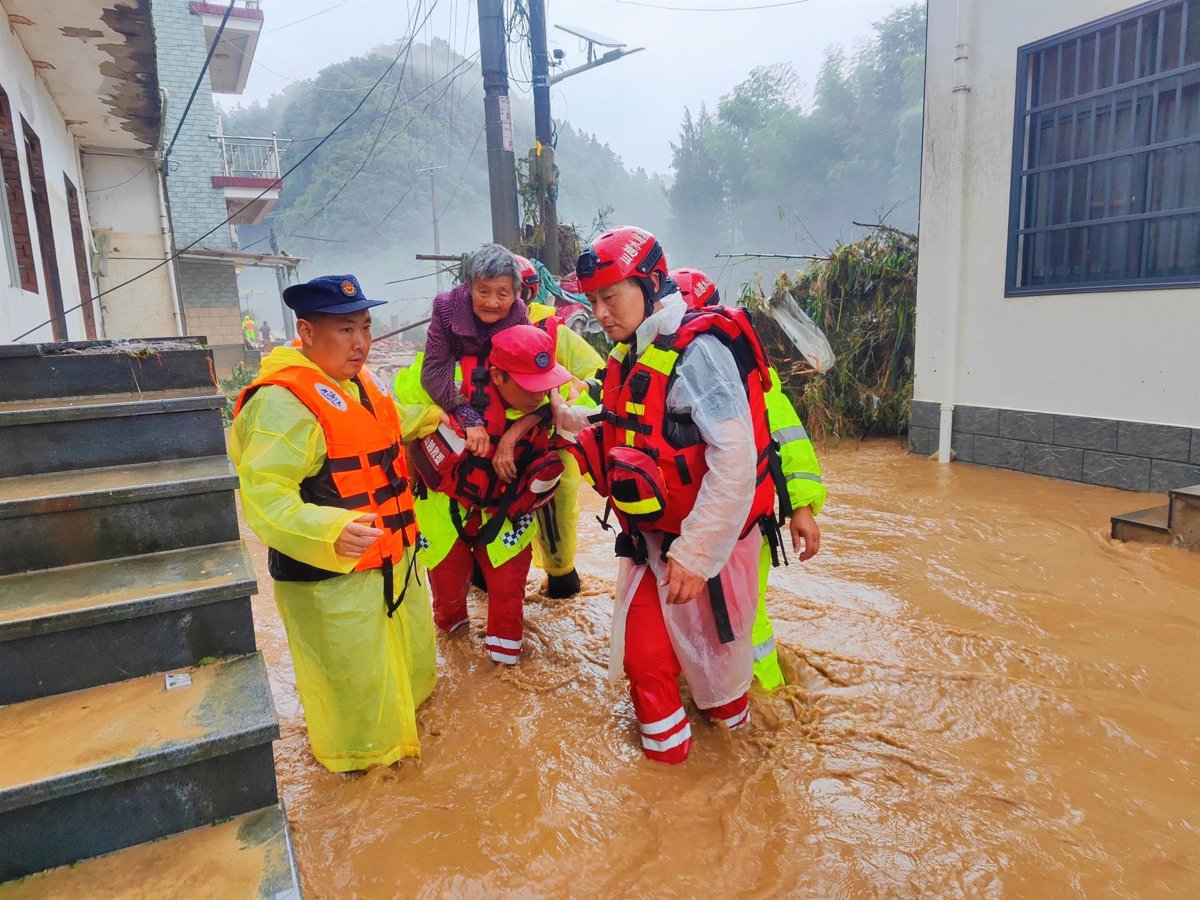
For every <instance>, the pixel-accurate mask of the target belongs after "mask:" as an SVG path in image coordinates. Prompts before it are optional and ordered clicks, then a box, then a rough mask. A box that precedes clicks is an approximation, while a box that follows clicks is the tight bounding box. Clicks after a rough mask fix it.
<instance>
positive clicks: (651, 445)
mask: <svg viewBox="0 0 1200 900" xmlns="http://www.w3.org/2000/svg"><path fill="white" fill-rule="evenodd" d="M702 334H707V335H711V336H713V337H715V338H717V339H719V340H720V341H721V343H723V344H724V345H725V346H726V347H728V348H729V350H730V351H731V352H732V354H733V357H734V359H735V360H736V361H737V364H738V369H739V371H740V374H741V376H742V379H743V382H744V384H745V387H746V395H747V398H748V399H749V402H750V416H751V419H752V421H753V424H754V447H755V451H756V454H757V463H756V466H757V469H756V473H757V477H756V485H757V486H756V488H755V492H754V500H753V502H752V503H751V505H750V513H749V515H748V516H747V517H746V521H745V522H744V523H743V524H742V528H741V534H742V536H743V537H744V536H745V535H747V534H749V532H750V530H751V529H752V528H753V527H754V526H755V525H757V524H759V523H760V522H761V521H763V520H770V519H772V518H773V515H774V512H775V498H776V491H777V486H776V481H775V479H774V477H773V476H774V472H773V470H772V456H773V444H772V441H771V432H770V427H769V426H768V424H767V408H766V403H765V401H764V399H763V394H764V392H765V391H767V390H769V388H770V385H771V380H770V363H769V361H768V359H767V354H766V351H765V349H764V348H763V345H762V341H761V340H759V337H758V335H757V334H756V333H755V331H754V327H753V325H751V323H750V317H749V315H748V314H747V313H746V311H745V310H743V309H740V308H737V307H724V306H718V307H706V308H704V309H702V310H699V311H696V312H690V313H687V314H685V315H684V317H683V321H682V323H681V324H680V326H679V329H678V330H677V331H676V332H675V333H674V334H670V335H660V336H659V337H658V338H656V339H655V341H654V343H653V344H652V345H651V346H649V347H647V348H646V350H645V351H644V352H643V353H642V355H641V356H640V357H639V358H638V359H637V360H636V361H634V360H630V359H627V358H626V353H627V352H628V347H629V345H628V344H620V345H618V346H617V348H615V349H614V350H613V352H612V353H611V354H610V355H609V360H608V367H607V370H606V372H605V376H604V404H603V406H604V414H603V419H602V424H601V426H600V427H601V432H602V437H603V448H602V450H603V453H602V457H603V465H604V467H605V476H606V480H607V485H606V487H607V488H608V491H609V496H610V498H611V500H610V502H611V503H612V506H613V509H614V511H615V512H616V513H617V516H618V519H619V520H620V521H621V523H622V526H623V527H624V529H625V531H626V532H628V531H630V527H629V526H630V525H631V524H632V525H634V526H636V528H640V529H641V530H644V531H661V532H663V533H665V534H668V535H678V534H679V533H680V531H681V529H682V527H683V520H684V519H685V518H687V516H688V515H689V514H690V513H691V511H692V508H693V507H694V506H695V504H696V497H697V495H698V494H699V492H700V483H701V481H702V480H703V478H704V475H705V474H706V473H707V472H708V465H707V463H706V462H705V459H704V452H705V448H706V445H705V443H704V441H703V440H702V439H701V437H700V432H699V430H698V429H697V428H696V425H695V423H694V422H693V421H692V418H691V416H689V415H684V414H679V413H672V412H670V411H669V410H668V409H667V396H668V394H669V392H670V389H671V385H672V384H673V382H674V379H675V377H676V372H675V367H676V365H677V364H678V362H679V359H680V357H681V356H682V354H683V352H684V350H686V349H687V347H688V346H689V345H690V344H691V342H692V341H693V340H695V339H696V338H697V337H698V336H699V335H702ZM631 450H633V451H641V454H644V456H639V455H638V454H635V453H632V452H630V451H631ZM645 456H648V457H650V459H652V460H653V466H652V467H651V466H647V465H645V464H644V463H643V462H642V461H643V460H644V459H645Z"/></svg>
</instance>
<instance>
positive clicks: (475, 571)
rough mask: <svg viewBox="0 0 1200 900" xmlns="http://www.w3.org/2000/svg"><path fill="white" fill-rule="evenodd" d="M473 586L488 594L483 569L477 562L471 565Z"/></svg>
mask: <svg viewBox="0 0 1200 900" xmlns="http://www.w3.org/2000/svg"><path fill="white" fill-rule="evenodd" d="M471 586H472V587H477V588H479V590H481V591H483V592H484V593H485V594H486V593H487V582H486V581H484V580H483V569H481V568H479V563H477V562H472V563H471Z"/></svg>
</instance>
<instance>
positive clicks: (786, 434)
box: [764, 366, 825, 516]
mask: <svg viewBox="0 0 1200 900" xmlns="http://www.w3.org/2000/svg"><path fill="white" fill-rule="evenodd" d="M764 399H765V400H766V405H767V422H768V423H769V426H770V429H771V437H773V438H774V439H775V441H776V442H777V443H778V444H779V455H780V457H781V459H782V462H783V477H784V478H785V479H786V480H787V486H788V497H789V498H790V499H791V501H792V508H793V509H800V508H801V507H802V506H811V507H812V511H813V515H814V516H815V515H817V514H818V513H820V512H821V507H823V506H824V505H825V482H824V481H822V479H821V464H820V463H819V462H818V461H817V453H816V451H815V450H814V449H813V444H812V440H811V439H810V438H809V436H808V432H807V431H805V429H804V425H803V424H802V423H801V422H800V415H799V413H797V412H796V407H795V406H793V405H792V401H791V400H789V399H788V396H787V394H785V393H784V392H783V387H782V386H781V385H780V383H779V373H778V372H776V371H775V367H774V366H772V367H771V390H769V391H768V392H767V393H766V395H765V396H764Z"/></svg>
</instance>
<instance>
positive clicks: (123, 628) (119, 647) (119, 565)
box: [0, 541, 257, 704]
mask: <svg viewBox="0 0 1200 900" xmlns="http://www.w3.org/2000/svg"><path fill="white" fill-rule="evenodd" d="M256 590H257V584H256V583H255V580H254V568H253V566H252V565H251V564H250V562H249V560H248V559H247V558H246V554H245V551H244V550H243V547H242V545H241V543H240V542H239V541H230V542H227V543H223V544H212V545H208V546H204V547H194V548H187V549H184V550H169V551H166V552H163V553H152V554H148V555H146V556H134V557H129V558H125V559H116V560H111V561H106V562H98V563H84V564H82V565H77V566H67V567H64V568H60V569H44V570H41V571H35V572H21V573H17V574H13V575H3V576H0V704H7V703H17V702H20V701H22V700H30V699H33V698H35V697H44V696H47V695H49V694H61V693H64V692H66V691H74V690H79V689H81V688H86V687H92V686H94V685H98V684H106V683H108V682H112V681H120V680H122V679H125V678H133V677H136V676H139V675H146V674H148V673H150V672H162V671H165V670H167V669H172V668H177V667H180V666H191V665H195V664H196V663H198V662H200V661H201V660H202V659H205V658H209V657H226V656H238V655H242V654H246V653H253V652H254V646H255V645H254V623H253V621H252V619H251V615H250V602H249V597H250V596H252V595H253V594H254V593H255V591H256Z"/></svg>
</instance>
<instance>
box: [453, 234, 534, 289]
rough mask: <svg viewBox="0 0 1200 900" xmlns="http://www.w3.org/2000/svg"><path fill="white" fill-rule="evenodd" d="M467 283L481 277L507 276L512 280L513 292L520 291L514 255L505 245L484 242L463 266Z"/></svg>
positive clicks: (518, 271) (519, 271) (519, 278)
mask: <svg viewBox="0 0 1200 900" xmlns="http://www.w3.org/2000/svg"><path fill="white" fill-rule="evenodd" d="M463 275H464V276H466V279H467V284H468V285H472V284H474V283H475V282H476V281H478V280H480V279H482V280H484V281H486V280H487V279H489V278H502V277H505V276H507V277H509V278H511V279H512V280H513V293H514V294H519V293H520V291H521V270H520V269H519V268H518V267H517V260H516V257H514V256H513V255H512V251H511V250H509V249H508V248H507V247H502V246H500V245H499V244H484V245H483V246H482V247H480V248H479V249H478V250H476V251H475V252H474V253H472V254H471V255H470V256H469V257H467V264H466V266H465V267H464V268H463Z"/></svg>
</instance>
